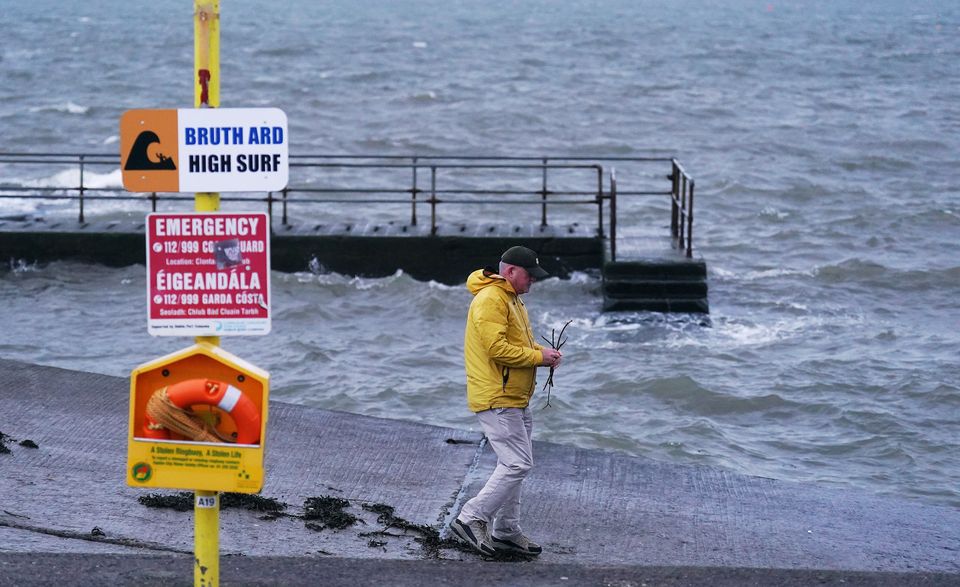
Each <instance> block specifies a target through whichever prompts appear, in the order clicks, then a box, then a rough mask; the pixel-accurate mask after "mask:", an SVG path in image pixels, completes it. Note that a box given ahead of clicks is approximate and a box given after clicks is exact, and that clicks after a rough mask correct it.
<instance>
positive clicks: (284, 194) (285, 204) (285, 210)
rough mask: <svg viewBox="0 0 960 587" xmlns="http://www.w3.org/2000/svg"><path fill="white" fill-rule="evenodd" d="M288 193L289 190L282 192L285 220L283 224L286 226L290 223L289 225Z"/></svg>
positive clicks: (285, 189) (284, 189)
mask: <svg viewBox="0 0 960 587" xmlns="http://www.w3.org/2000/svg"><path fill="white" fill-rule="evenodd" d="M287 192H288V188H283V190H282V191H281V192H280V193H282V194H283V199H282V202H283V220H282V222H281V223H282V224H283V225H284V226H287V224H288V223H287Z"/></svg>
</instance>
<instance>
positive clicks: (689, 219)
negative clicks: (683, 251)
mask: <svg viewBox="0 0 960 587" xmlns="http://www.w3.org/2000/svg"><path fill="white" fill-rule="evenodd" d="M693 185H694V182H693V180H692V179H691V180H690V209H689V210H688V211H687V258H688V259H689V258H691V257H693Z"/></svg>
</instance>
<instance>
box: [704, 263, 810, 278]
mask: <svg viewBox="0 0 960 587" xmlns="http://www.w3.org/2000/svg"><path fill="white" fill-rule="evenodd" d="M710 273H711V274H712V275H713V276H714V277H717V278H719V279H722V280H726V281H734V280H742V281H759V280H761V279H772V278H777V277H797V276H800V277H814V276H815V275H816V269H797V268H794V267H772V268H770V269H757V270H754V271H746V272H737V271H731V270H729V269H724V268H722V267H716V266H714V267H711V268H710Z"/></svg>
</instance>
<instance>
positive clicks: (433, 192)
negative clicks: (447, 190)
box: [430, 165, 437, 235]
mask: <svg viewBox="0 0 960 587" xmlns="http://www.w3.org/2000/svg"><path fill="white" fill-rule="evenodd" d="M430 234H431V235H434V234H437V167H436V166H435V165H431V166H430Z"/></svg>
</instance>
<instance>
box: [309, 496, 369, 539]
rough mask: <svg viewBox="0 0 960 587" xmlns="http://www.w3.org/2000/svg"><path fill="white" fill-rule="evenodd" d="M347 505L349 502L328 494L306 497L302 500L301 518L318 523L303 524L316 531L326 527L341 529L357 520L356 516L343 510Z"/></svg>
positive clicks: (348, 505)
mask: <svg viewBox="0 0 960 587" xmlns="http://www.w3.org/2000/svg"><path fill="white" fill-rule="evenodd" d="M347 507H350V502H349V501H347V500H345V499H342V498H339V497H330V496H329V495H321V496H320V497H308V498H307V499H306V500H305V501H304V502H303V519H304V520H317V521H319V523H316V522H307V523H306V524H304V525H305V526H306V527H307V528H309V529H310V530H314V531H316V532H320V531H321V530H325V529H327V528H330V529H332V530H343V529H344V528H346V527H348V526H352V525H354V524H355V523H357V521H358V518H357V517H356V516H354V515H353V514H350V513H347V512H345V511H343V509H344V508H347Z"/></svg>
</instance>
